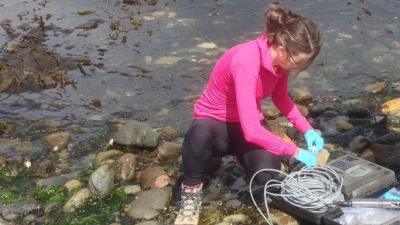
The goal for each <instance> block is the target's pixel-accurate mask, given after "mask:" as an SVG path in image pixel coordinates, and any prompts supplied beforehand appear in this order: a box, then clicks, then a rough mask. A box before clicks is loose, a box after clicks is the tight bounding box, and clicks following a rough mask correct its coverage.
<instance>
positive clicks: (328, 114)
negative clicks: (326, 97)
mask: <svg viewBox="0 0 400 225" xmlns="http://www.w3.org/2000/svg"><path fill="white" fill-rule="evenodd" d="M338 116H340V114H339V113H338V112H336V111H332V110H328V111H326V112H324V114H322V117H324V118H334V117H338Z"/></svg>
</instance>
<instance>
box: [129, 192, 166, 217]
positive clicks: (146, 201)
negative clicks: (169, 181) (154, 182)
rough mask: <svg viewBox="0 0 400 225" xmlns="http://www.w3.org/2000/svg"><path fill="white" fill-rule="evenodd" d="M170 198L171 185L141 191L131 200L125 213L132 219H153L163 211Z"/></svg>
mask: <svg viewBox="0 0 400 225" xmlns="http://www.w3.org/2000/svg"><path fill="white" fill-rule="evenodd" d="M171 198H172V188H171V187H162V188H155V189H151V190H148V191H143V192H142V193H140V194H139V195H138V196H137V198H136V199H135V200H133V202H132V203H131V207H130V209H129V211H128V212H127V214H128V216H130V217H131V218H133V219H146V220H150V219H153V218H155V217H156V216H158V215H160V214H161V213H162V212H163V211H164V209H165V207H166V206H167V205H168V204H169V202H170V201H171Z"/></svg>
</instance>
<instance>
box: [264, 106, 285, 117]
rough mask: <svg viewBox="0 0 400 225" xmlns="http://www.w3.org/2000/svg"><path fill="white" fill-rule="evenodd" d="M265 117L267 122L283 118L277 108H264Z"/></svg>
mask: <svg viewBox="0 0 400 225" xmlns="http://www.w3.org/2000/svg"><path fill="white" fill-rule="evenodd" d="M262 113H263V116H264V118H265V119H266V120H275V119H277V118H278V117H281V116H282V113H281V111H279V109H277V108H272V107H270V108H263V110H262Z"/></svg>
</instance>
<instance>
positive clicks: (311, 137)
mask: <svg viewBox="0 0 400 225" xmlns="http://www.w3.org/2000/svg"><path fill="white" fill-rule="evenodd" d="M304 138H305V139H306V142H307V147H308V151H310V152H311V153H312V154H313V155H314V156H316V155H317V154H318V152H320V151H321V150H322V149H323V148H324V139H322V137H321V136H319V135H318V134H317V132H315V130H309V131H307V132H306V133H305V134H304ZM313 145H315V149H313Z"/></svg>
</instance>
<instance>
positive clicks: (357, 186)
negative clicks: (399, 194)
mask: <svg viewBox="0 0 400 225" xmlns="http://www.w3.org/2000/svg"><path fill="white" fill-rule="evenodd" d="M326 165H327V166H329V167H331V168H332V169H334V170H335V171H336V172H338V173H339V175H341V176H342V177H343V187H342V193H343V194H345V195H346V196H347V197H349V198H358V197H364V196H366V195H368V194H371V193H374V192H376V191H379V190H382V189H384V188H387V187H389V186H391V185H393V184H394V183H395V182H396V177H395V173H394V171H393V170H390V169H388V168H385V167H383V166H380V165H378V164H375V163H372V162H370V161H367V160H363V159H360V158H357V157H355V156H351V155H344V156H341V157H339V158H337V159H334V160H332V161H330V162H329V163H328V164H326Z"/></svg>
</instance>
